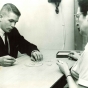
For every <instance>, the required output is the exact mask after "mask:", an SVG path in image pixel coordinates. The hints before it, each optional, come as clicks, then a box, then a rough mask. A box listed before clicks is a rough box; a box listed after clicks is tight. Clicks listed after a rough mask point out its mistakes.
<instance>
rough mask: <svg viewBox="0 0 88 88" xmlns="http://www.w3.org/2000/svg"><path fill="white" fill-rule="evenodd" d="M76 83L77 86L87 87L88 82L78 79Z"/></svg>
mask: <svg viewBox="0 0 88 88" xmlns="http://www.w3.org/2000/svg"><path fill="white" fill-rule="evenodd" d="M77 83H78V84H79V85H82V86H85V87H88V81H87V80H84V79H80V78H79V80H78V82H77Z"/></svg>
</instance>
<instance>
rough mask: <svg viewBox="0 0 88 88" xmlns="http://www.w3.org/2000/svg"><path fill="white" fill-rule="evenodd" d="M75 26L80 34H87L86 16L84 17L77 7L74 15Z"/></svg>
mask: <svg viewBox="0 0 88 88" xmlns="http://www.w3.org/2000/svg"><path fill="white" fill-rule="evenodd" d="M76 24H77V26H78V27H79V28H80V33H81V34H82V35H87V34H88V15H86V16H84V15H83V13H82V12H81V11H80V7H78V10H77V14H76Z"/></svg>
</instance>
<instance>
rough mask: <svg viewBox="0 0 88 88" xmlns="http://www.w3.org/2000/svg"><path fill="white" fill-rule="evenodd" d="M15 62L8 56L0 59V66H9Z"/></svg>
mask: <svg viewBox="0 0 88 88" xmlns="http://www.w3.org/2000/svg"><path fill="white" fill-rule="evenodd" d="M15 61H16V60H15V58H14V57H11V56H9V55H6V56H2V57H0V65H2V66H11V65H13V63H14V62H15Z"/></svg>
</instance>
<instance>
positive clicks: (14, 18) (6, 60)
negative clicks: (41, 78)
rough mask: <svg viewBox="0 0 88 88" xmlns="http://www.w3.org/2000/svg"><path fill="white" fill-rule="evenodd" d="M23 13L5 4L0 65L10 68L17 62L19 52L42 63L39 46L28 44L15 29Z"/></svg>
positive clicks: (0, 27)
mask: <svg viewBox="0 0 88 88" xmlns="http://www.w3.org/2000/svg"><path fill="white" fill-rule="evenodd" d="M20 15H21V13H20V11H19V10H18V8H17V7H16V6H15V5H13V4H11V3H7V4H5V5H4V6H3V7H2V9H1V10H0V65H2V66H10V65H12V64H13V63H14V62H15V58H17V54H18V51H19V52H21V53H26V54H27V55H29V56H31V58H32V60H34V61H40V60H42V59H43V55H42V54H41V53H40V51H39V50H38V48H37V46H36V45H34V44H32V43H30V42H28V41H27V40H25V39H24V37H23V36H21V35H20V33H19V32H18V30H17V28H16V27H15V24H16V22H18V20H19V17H20Z"/></svg>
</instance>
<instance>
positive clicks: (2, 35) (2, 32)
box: [0, 28, 5, 44]
mask: <svg viewBox="0 0 88 88" xmlns="http://www.w3.org/2000/svg"><path fill="white" fill-rule="evenodd" d="M4 33H5V32H4V31H3V30H2V29H1V28H0V36H1V38H2V40H3V42H4V44H5V34H4Z"/></svg>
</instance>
